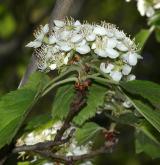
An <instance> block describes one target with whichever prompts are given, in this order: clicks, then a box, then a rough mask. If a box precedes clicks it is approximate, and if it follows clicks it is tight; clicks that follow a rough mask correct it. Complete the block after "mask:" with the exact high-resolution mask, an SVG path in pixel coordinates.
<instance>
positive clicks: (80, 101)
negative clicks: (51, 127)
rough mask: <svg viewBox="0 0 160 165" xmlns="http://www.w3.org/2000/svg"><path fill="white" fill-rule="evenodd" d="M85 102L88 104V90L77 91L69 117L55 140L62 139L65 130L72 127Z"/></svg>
mask: <svg viewBox="0 0 160 165" xmlns="http://www.w3.org/2000/svg"><path fill="white" fill-rule="evenodd" d="M85 104H86V91H85V90H84V91H77V93H76V96H75V98H74V101H73V103H72V104H71V106H70V111H69V113H68V115H67V117H66V118H65V121H64V123H63V125H62V127H61V128H60V130H58V131H57V134H56V136H55V139H54V142H56V141H59V140H61V138H62V136H63V134H64V132H65V131H66V130H67V129H68V128H69V127H70V122H71V121H72V119H73V118H74V117H75V116H76V115H77V114H78V113H79V112H80V110H81V109H82V107H83V106H84V105H85Z"/></svg>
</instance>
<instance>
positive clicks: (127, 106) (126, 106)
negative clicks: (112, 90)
mask: <svg viewBox="0 0 160 165" xmlns="http://www.w3.org/2000/svg"><path fill="white" fill-rule="evenodd" d="M122 105H123V106H124V107H125V108H131V107H132V103H131V102H130V101H129V100H126V101H124V102H123V104H122Z"/></svg>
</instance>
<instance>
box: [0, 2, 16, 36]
mask: <svg viewBox="0 0 160 165" xmlns="http://www.w3.org/2000/svg"><path fill="white" fill-rule="evenodd" d="M0 17H1V19H0V25H1V26H0V37H2V38H6V37H9V36H10V35H11V34H12V33H13V32H14V31H15V28H16V22H15V20H14V18H13V16H12V15H11V13H10V12H9V11H7V10H6V8H5V7H4V6H3V5H0Z"/></svg>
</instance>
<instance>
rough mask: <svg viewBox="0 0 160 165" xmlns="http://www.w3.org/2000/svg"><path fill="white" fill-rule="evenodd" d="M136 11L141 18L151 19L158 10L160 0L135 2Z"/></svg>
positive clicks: (138, 0) (128, 0)
mask: <svg viewBox="0 0 160 165" xmlns="http://www.w3.org/2000/svg"><path fill="white" fill-rule="evenodd" d="M126 1H127V2H130V1H131V0H126ZM137 9H138V11H139V12H140V14H141V15H142V16H145V15H146V16H147V17H152V16H153V15H154V13H155V10H157V9H160V0H137Z"/></svg>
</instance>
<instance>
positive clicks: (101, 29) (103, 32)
mask: <svg viewBox="0 0 160 165" xmlns="http://www.w3.org/2000/svg"><path fill="white" fill-rule="evenodd" d="M93 33H95V34H96V35H98V36H104V35H106V29H105V28H104V27H102V26H99V25H97V26H96V27H95V28H94V30H93Z"/></svg>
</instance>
